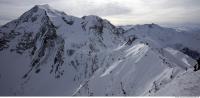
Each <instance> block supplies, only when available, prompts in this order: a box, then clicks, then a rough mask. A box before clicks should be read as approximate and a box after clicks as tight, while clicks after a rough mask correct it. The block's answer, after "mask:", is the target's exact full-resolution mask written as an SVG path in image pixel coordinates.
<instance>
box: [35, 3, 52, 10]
mask: <svg viewBox="0 0 200 98" xmlns="http://www.w3.org/2000/svg"><path fill="white" fill-rule="evenodd" d="M35 7H38V8H40V9H51V7H50V6H49V5H48V4H43V5H35Z"/></svg>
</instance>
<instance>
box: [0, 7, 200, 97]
mask: <svg viewBox="0 0 200 98" xmlns="http://www.w3.org/2000/svg"><path fill="white" fill-rule="evenodd" d="M199 43H200V30H199V31H195V32H192V31H191V32H189V31H184V30H180V29H175V28H167V27H161V26H159V25H157V24H144V25H134V26H127V27H126V26H114V25H113V24H111V23H110V22H109V21H108V20H105V19H102V18H100V17H98V16H94V15H90V16H83V17H81V18H78V17H74V16H70V15H67V14H65V13H64V12H61V11H57V10H55V9H53V8H51V7H49V6H48V5H36V6H34V7H33V8H31V9H30V10H29V11H27V12H25V13H24V14H23V15H21V16H20V17H19V18H18V19H16V20H13V21H11V22H9V23H7V24H5V25H3V26H1V27H0V95H36V96H42V95H46V96H47V95H48V96H51V95H56V96H58V95H60V96H61V95H62V96H166V95H167V96H197V95H200V93H199V92H200V45H199Z"/></svg>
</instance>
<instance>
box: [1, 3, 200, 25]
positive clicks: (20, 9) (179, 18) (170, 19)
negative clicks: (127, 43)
mask: <svg viewBox="0 0 200 98" xmlns="http://www.w3.org/2000/svg"><path fill="white" fill-rule="evenodd" d="M41 4H49V5H50V6H51V7H53V8H54V9H57V10H60V11H64V12H65V13H66V14H70V15H74V16H77V17H82V16H84V15H98V16H100V17H103V18H105V19H108V20H110V21H111V22H112V23H114V24H115V25H125V24H145V23H158V24H170V23H173V24H175V23H178V24H181V23H200V19H199V18H200V0H0V24H1V25H2V24H5V23H6V22H8V21H11V20H13V19H16V18H18V17H19V16H20V15H21V14H23V13H24V12H25V11H27V10H29V9H30V8H32V7H33V6H34V5H41Z"/></svg>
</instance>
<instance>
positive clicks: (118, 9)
mask: <svg viewBox="0 0 200 98" xmlns="http://www.w3.org/2000/svg"><path fill="white" fill-rule="evenodd" d="M130 12H131V9H130V8H128V7H126V6H123V5H120V4H119V3H107V4H104V5H99V6H96V7H94V8H91V9H90V10H89V11H88V13H91V14H94V15H99V16H112V15H121V14H128V13H130Z"/></svg>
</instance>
